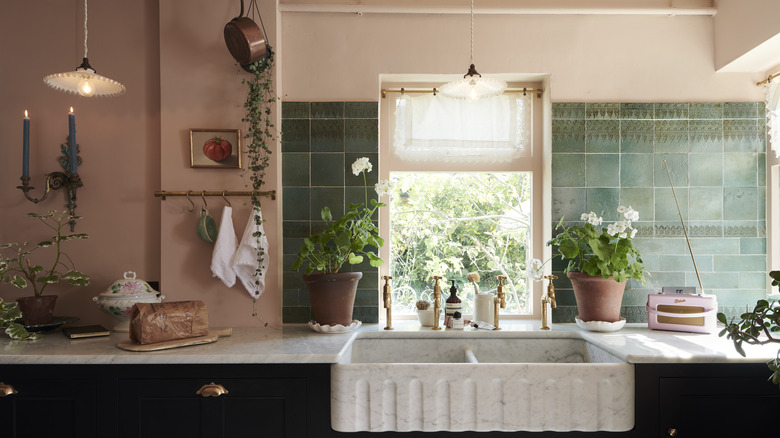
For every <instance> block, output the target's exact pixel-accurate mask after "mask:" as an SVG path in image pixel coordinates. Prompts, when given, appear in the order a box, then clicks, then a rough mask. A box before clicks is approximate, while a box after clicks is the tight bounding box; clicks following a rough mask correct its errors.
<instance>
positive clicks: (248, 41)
mask: <svg viewBox="0 0 780 438" xmlns="http://www.w3.org/2000/svg"><path fill="white" fill-rule="evenodd" d="M224 34H225V44H226V45H227V48H228V50H229V51H230V54H231V55H233V58H235V60H236V61H238V63H239V64H241V65H246V64H251V63H253V62H255V61H257V60H260V59H263V57H265V53H266V45H267V44H268V43H267V41H266V38H265V35H264V34H263V31H262V30H261V29H260V27H258V26H257V24H256V23H255V22H254V20H252V19H251V18H249V17H245V16H244V0H241V12H240V13H239V14H238V17H236V18H234V19H232V20H230V21H229V22H228V23H227V24H226V25H225V31H224Z"/></svg>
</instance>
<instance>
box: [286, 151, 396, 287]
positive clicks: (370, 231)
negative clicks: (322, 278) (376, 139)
mask: <svg viewBox="0 0 780 438" xmlns="http://www.w3.org/2000/svg"><path fill="white" fill-rule="evenodd" d="M371 169H372V166H371V163H370V162H369V160H368V158H365V157H363V158H358V159H357V160H355V162H354V163H352V173H353V174H354V175H360V174H361V173H362V174H363V186H364V190H365V196H366V200H365V204H350V205H349V210H348V211H347V213H346V214H344V215H343V216H342V217H341V218H339V219H336V220H334V219H333V214H332V212H331V211H330V208H328V207H327V206H326V207H323V208H322V211H321V217H322V220H323V221H324V222H325V224H324V225H325V228H324V229H323V230H322V231H320V232H319V233H316V234H312V235H311V236H309V237H308V238H306V239H304V243H303V245H301V249H300V251H299V252H298V258H297V259H296V261H295V263H294V264H293V266H292V269H293V270H298V269H299V268H300V267H301V266H304V265H305V269H306V275H309V274H311V273H312V272H314V271H317V272H322V273H326V274H335V273H337V272H339V271H340V270H341V267H342V266H343V265H344V264H345V263H349V264H350V265H357V264H360V263H362V262H363V260H364V256H365V257H367V258H368V260H369V263H370V264H371V266H373V267H379V266H382V264H383V263H384V261H383V260H382V259H381V258H380V257H379V256H378V255H376V253H374V252H373V251H371V250H368V249H366V248H367V247H374V248H377V249H378V248H380V247H382V245H384V243H385V241H384V239H382V238H381V237H379V228H377V226H376V224H375V223H374V221H373V219H372V218H373V215H374V213H375V212H376V211H377V209H379V208H380V207H384V206H385V204H383V203H381V202H379V201H377V200H375V199H370V200H369V199H368V187H367V183H366V172H370V171H371ZM374 188H375V190H376V192H377V194H378V195H379V196H380V197H381V196H383V195H385V194H387V193H388V192H389V191H390V190H391V186H390V183H389V182H388V181H380V182H378V183H377V184H376V186H375V187H374Z"/></svg>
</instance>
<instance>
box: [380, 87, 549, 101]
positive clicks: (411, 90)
mask: <svg viewBox="0 0 780 438" xmlns="http://www.w3.org/2000/svg"><path fill="white" fill-rule="evenodd" d="M440 91H441V90H439V89H437V88H436V87H434V88H382V99H384V98H386V97H387V93H400V94H427V93H433V95H434V96H435V95H436V94H438V93H439V92H440ZM504 93H523V94H526V93H536V97H542V93H544V89H541V88H539V89H537V88H508V89H506V90H504Z"/></svg>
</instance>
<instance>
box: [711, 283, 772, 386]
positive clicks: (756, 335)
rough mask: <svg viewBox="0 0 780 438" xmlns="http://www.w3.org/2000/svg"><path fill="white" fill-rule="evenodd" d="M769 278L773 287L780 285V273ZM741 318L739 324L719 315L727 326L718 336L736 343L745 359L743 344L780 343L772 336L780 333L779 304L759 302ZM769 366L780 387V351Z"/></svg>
mask: <svg viewBox="0 0 780 438" xmlns="http://www.w3.org/2000/svg"><path fill="white" fill-rule="evenodd" d="M769 276H770V277H772V285H773V286H777V285H779V284H780V271H771V272H770V273H769ZM739 318H740V320H739V321H738V322H734V320H733V319H732V320H731V322H729V321H728V320H727V318H726V315H725V314H724V313H718V321H720V322H721V323H723V324H724V325H725V326H726V327H725V328H724V329H723V330H721V332H720V334H719V335H718V336H723V335H726V338H727V339H731V340H732V342H734V348H735V349H736V350H737V352H738V353H739V354H741V355H742V356H743V357H744V356H745V350H744V348H742V343H743V342H747V343H748V344H753V345H762V344H768V343H770V342H777V343H780V338H776V337H773V336H772V335H773V334H774V335H777V334H778V333H779V332H780V305H779V304H777V303H770V302H769V301H767V300H758V301H757V302H756V307H755V308H754V309H753V310H752V311H749V312H746V313H743V314H742V315H740V316H739ZM767 366H768V367H769V370H770V371H772V375H771V376H770V377H769V379H770V380H771V381H772V383H774V384H775V385H780V350H778V352H777V356H776V357H775V358H774V359H772V360H770V361H769V362H767Z"/></svg>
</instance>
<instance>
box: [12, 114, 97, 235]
mask: <svg viewBox="0 0 780 438" xmlns="http://www.w3.org/2000/svg"><path fill="white" fill-rule="evenodd" d="M22 131H23V135H22V177H21V178H20V179H21V180H22V185H20V186H16V188H17V189H20V190H21V191H22V192H24V197H25V198H27V200H28V201H32V202H33V203H35V204H37V203H39V202H41V201H43V200H44V199H46V197H47V196H49V192H50V191H51V190H52V189H54V190H57V189H59V188H64V189H65V200H66V204H65V206H66V207H67V208H68V213H70V215H71V216H75V212H76V189H78V188H79V187H81V186H82V185H83V184H82V182H81V177H80V176H79V173H78V166H79V165H80V164H81V157H79V156H78V152H79V151H78V149H79V146H78V144H76V116H75V115H74V114H73V108H71V109H70V113H68V139H67V142H66V144H62V145H60V150H61V151H62V156H61V157H60V158H59V160H57V161H59V163H60V165H61V166H62V168H63V169H64V170H65V171H64V172H52V173H49V174H46V189H45V190H44V192H43V196H42V197H41V198H40V199H37V198H33V197H31V196H30V193H29V192H30V190H34V189H35V187H33V186H31V185H30V116H29V115H28V114H27V110H25V111H24V123H23V125H22ZM66 145H67V146H66ZM75 225H76V223H75V221H70V231H74V227H75Z"/></svg>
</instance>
